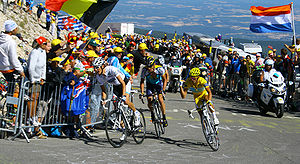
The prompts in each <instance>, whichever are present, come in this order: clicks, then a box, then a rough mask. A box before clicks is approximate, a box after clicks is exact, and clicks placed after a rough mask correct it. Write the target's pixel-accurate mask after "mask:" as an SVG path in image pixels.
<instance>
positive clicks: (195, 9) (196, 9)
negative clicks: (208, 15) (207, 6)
mask: <svg viewBox="0 0 300 164" xmlns="http://www.w3.org/2000/svg"><path fill="white" fill-rule="evenodd" d="M192 10H194V11H198V10H201V9H198V8H192Z"/></svg>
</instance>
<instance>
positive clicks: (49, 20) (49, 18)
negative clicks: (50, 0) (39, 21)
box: [45, 10, 51, 31]
mask: <svg viewBox="0 0 300 164" xmlns="http://www.w3.org/2000/svg"><path fill="white" fill-rule="evenodd" d="M50 25H51V11H50V10H47V11H46V28H45V29H46V30H47V31H49V30H50Z"/></svg>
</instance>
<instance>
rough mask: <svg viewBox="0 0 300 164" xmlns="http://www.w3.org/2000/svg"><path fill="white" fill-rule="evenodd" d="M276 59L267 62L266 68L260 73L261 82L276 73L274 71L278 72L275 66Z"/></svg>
mask: <svg viewBox="0 0 300 164" xmlns="http://www.w3.org/2000/svg"><path fill="white" fill-rule="evenodd" d="M273 65H274V61H273V60H272V59H268V60H266V62H265V69H264V71H263V72H262V74H261V75H260V82H265V81H266V79H268V78H269V77H270V76H271V75H273V74H274V72H277V71H276V70H275V69H274V68H273Z"/></svg>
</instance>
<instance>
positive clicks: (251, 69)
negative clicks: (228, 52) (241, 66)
mask: <svg viewBox="0 0 300 164" xmlns="http://www.w3.org/2000/svg"><path fill="white" fill-rule="evenodd" d="M246 62H247V73H248V76H249V79H248V82H250V81H251V76H252V74H253V72H254V70H255V63H254V61H252V60H251V56H250V55H247V56H246Z"/></svg>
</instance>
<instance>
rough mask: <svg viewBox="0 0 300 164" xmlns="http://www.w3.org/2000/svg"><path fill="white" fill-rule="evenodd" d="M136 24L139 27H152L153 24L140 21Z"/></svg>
mask: <svg viewBox="0 0 300 164" xmlns="http://www.w3.org/2000/svg"><path fill="white" fill-rule="evenodd" d="M136 26H137V27H143V28H149V27H152V25H150V24H139V23H137V24H136Z"/></svg>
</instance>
